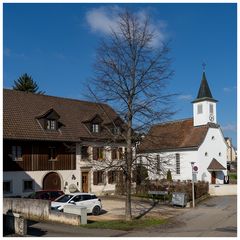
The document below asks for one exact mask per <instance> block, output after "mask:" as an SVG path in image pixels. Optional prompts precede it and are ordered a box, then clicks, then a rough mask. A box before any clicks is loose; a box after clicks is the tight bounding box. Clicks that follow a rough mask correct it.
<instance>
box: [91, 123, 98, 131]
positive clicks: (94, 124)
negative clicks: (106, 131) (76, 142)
mask: <svg viewBox="0 0 240 240" xmlns="http://www.w3.org/2000/svg"><path fill="white" fill-rule="evenodd" d="M92 132H93V133H99V132H100V127H99V124H98V123H93V124H92Z"/></svg>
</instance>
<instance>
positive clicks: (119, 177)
mask: <svg viewBox="0 0 240 240" xmlns="http://www.w3.org/2000/svg"><path fill="white" fill-rule="evenodd" d="M117 175H118V178H117V179H118V180H117V181H118V182H120V183H122V182H123V171H118V173H117Z"/></svg>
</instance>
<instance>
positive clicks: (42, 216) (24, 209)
mask: <svg viewBox="0 0 240 240" xmlns="http://www.w3.org/2000/svg"><path fill="white" fill-rule="evenodd" d="M8 211H11V212H14V213H19V214H21V216H23V217H24V218H26V219H29V220H38V221H42V220H48V217H49V211H50V202H49V201H47V200H39V199H25V198H3V214H6V213H7V212H8Z"/></svg>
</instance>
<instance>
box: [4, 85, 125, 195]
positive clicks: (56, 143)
mask: <svg viewBox="0 0 240 240" xmlns="http://www.w3.org/2000/svg"><path fill="white" fill-rule="evenodd" d="M123 133H124V123H123V121H122V120H121V119H120V118H119V116H118V115H117V114H116V112H115V111H114V110H113V109H112V108H111V107H109V106H108V105H106V104H99V103H92V102H87V101H79V100H73V99H66V98H59V97H52V96H46V95H40V94H32V93H26V92H21V91H14V90H7V89H4V90H3V194H4V196H27V195H29V194H30V193H31V192H34V191H37V190H42V189H45V190H62V191H64V192H65V193H69V192H75V191H81V192H94V193H97V194H100V193H104V192H109V191H112V192H113V191H114V189H115V183H116V181H117V178H122V177H123V175H122V172H121V171H120V170H119V169H118V168H117V166H118V162H120V161H121V160H122V158H123V156H124V153H125V145H124V142H123V140H122V137H121V136H122V134H123ZM110 163H111V164H112V165H111V166H113V167H112V168H109V167H107V164H110ZM113 163H115V164H113Z"/></svg>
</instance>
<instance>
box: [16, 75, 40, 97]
mask: <svg viewBox="0 0 240 240" xmlns="http://www.w3.org/2000/svg"><path fill="white" fill-rule="evenodd" d="M38 88H39V87H38V85H37V83H36V82H35V81H33V79H32V77H31V76H29V75H28V74H27V73H25V74H23V75H22V76H20V77H19V78H18V79H17V80H16V81H15V80H14V86H13V89H14V90H17V91H24V92H31V93H38V94H44V92H43V91H38Z"/></svg>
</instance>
